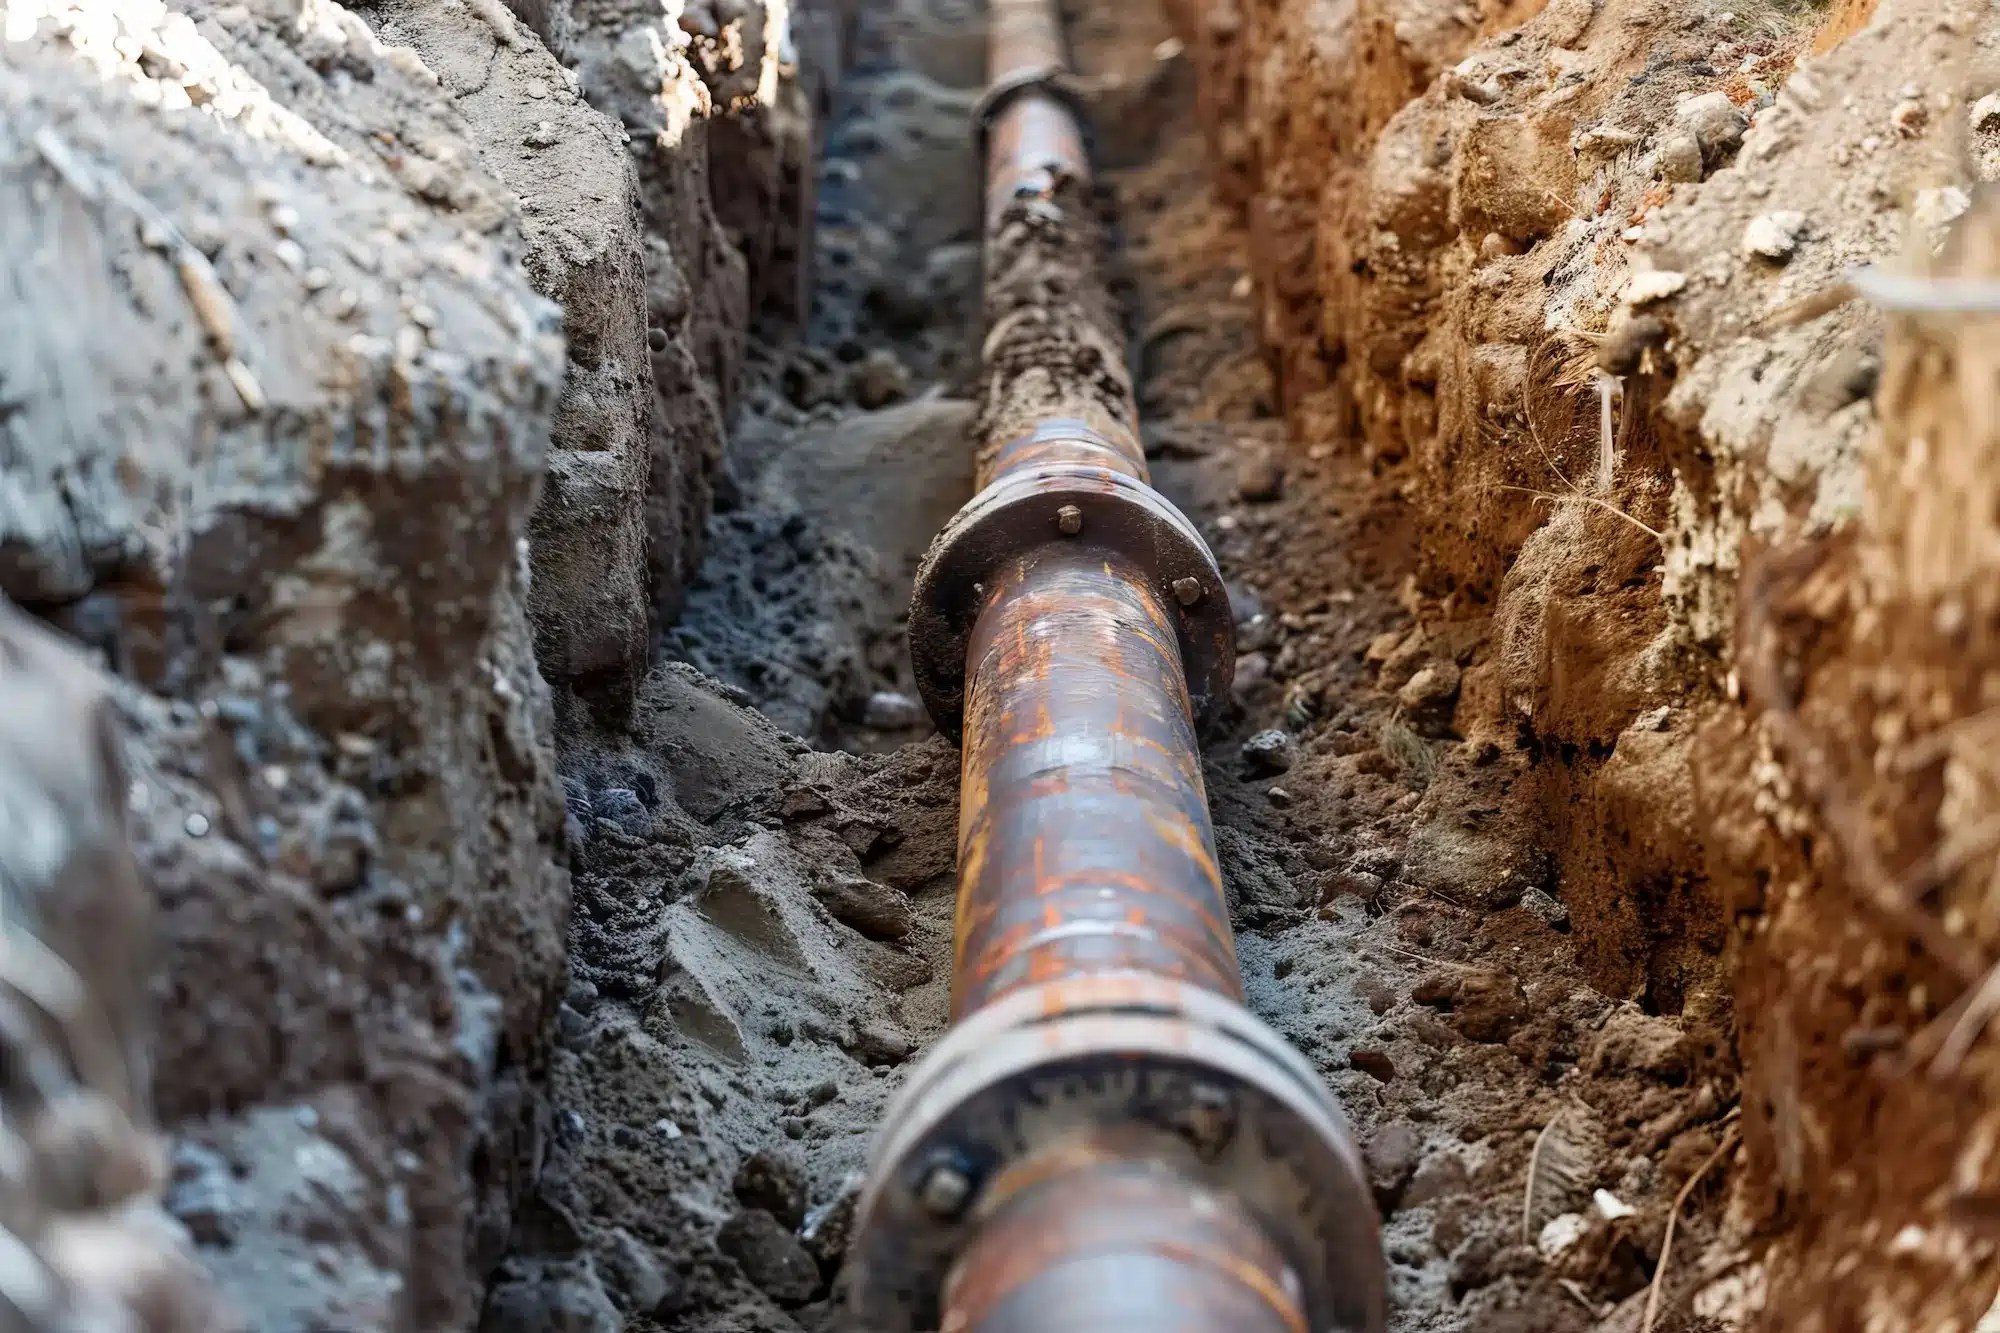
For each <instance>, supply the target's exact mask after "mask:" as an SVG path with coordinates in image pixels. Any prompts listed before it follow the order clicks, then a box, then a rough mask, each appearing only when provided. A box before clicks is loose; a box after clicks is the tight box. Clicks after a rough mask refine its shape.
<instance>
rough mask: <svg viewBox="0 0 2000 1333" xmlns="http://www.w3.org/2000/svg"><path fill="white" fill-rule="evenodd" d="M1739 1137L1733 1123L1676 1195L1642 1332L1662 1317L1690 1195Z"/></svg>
mask: <svg viewBox="0 0 2000 1333" xmlns="http://www.w3.org/2000/svg"><path fill="white" fill-rule="evenodd" d="M1735 1118H1736V1111H1734V1110H1732V1111H1730V1113H1729V1120H1730V1121H1732V1122H1733V1121H1734V1120H1735ZM1737 1138H1738V1132H1737V1127H1736V1125H1735V1124H1734V1123H1731V1124H1730V1126H1729V1129H1728V1132H1727V1133H1725V1134H1723V1136H1722V1142H1720V1143H1718V1144H1716V1145H1715V1151H1714V1152H1712V1153H1710V1154H1709V1155H1708V1159H1707V1160H1706V1161H1704V1162H1703V1163H1702V1164H1701V1165H1700V1166H1698V1167H1696V1168H1695V1169H1694V1174H1693V1175H1691V1176H1689V1177H1688V1178H1687V1183H1686V1184H1684V1185H1682V1186H1681V1189H1680V1193H1678V1194H1676V1195H1675V1196H1674V1206H1673V1210H1672V1211H1671V1212H1669V1213H1668V1214H1667V1232H1666V1235H1665V1236H1663V1237H1662V1238H1661V1240H1660V1262H1659V1264H1658V1266H1657V1267H1655V1268H1654V1269H1653V1285H1652V1288H1651V1289H1650V1290H1648V1291H1647V1292H1646V1314H1645V1317H1644V1318H1643V1319H1641V1320H1640V1321H1639V1333H1653V1320H1655V1319H1656V1318H1658V1317H1659V1313H1660V1292H1661V1290H1662V1289H1663V1288H1664V1287H1665V1285H1666V1280H1667V1264H1668V1262H1669V1261H1671V1260H1672V1259H1673V1257H1674V1224H1675V1223H1676V1222H1678V1221H1679V1220H1680V1215H1681V1209H1682V1208H1684V1207H1685V1206H1686V1205H1687V1201H1688V1196H1689V1195H1690V1194H1693V1193H1694V1187H1695V1186H1697V1185H1699V1184H1701V1182H1702V1178H1703V1177H1704V1176H1706V1175H1707V1174H1708V1173H1709V1172H1710V1171H1712V1170H1714V1169H1715V1164H1716V1163H1717V1162H1719V1161H1721V1160H1722V1158H1723V1154H1725V1153H1727V1152H1728V1151H1729V1150H1730V1149H1731V1148H1734V1147H1735V1146H1736V1141H1737Z"/></svg>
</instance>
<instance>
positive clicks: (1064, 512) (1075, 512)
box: [1056, 505, 1083, 537]
mask: <svg viewBox="0 0 2000 1333" xmlns="http://www.w3.org/2000/svg"><path fill="white" fill-rule="evenodd" d="M1056 531H1058V532H1060V533H1062V535H1063V536H1065V537H1074V536H1076V534H1077V533H1079V532H1082V531H1083V511H1082V510H1081V509H1078V508H1077V507H1076V506H1075V505H1064V506H1063V507H1062V508H1061V509H1058V510H1056Z"/></svg>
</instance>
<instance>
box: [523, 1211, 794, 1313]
mask: <svg viewBox="0 0 2000 1333" xmlns="http://www.w3.org/2000/svg"><path fill="white" fill-rule="evenodd" d="M715 1241H716V1244H717V1246H719V1247H720V1248H721V1250H722V1252H723V1253H724V1254H726V1255H728V1256H729V1257H730V1258H732V1259H734V1260H735V1261H736V1266H737V1267H738V1268H741V1269H742V1270H743V1276H745V1277H747V1278H749V1279H750V1281H751V1282H752V1283H754V1284H755V1285H756V1286H757V1287H758V1288H759V1289H760V1290H762V1291H763V1292H764V1294H765V1295H767V1296H769V1297H770V1298H771V1299H772V1300H774V1301H776V1302H777V1303H778V1304H780V1305H804V1304H805V1303H806V1302H807V1301H809V1300H811V1299H812V1297H813V1293H814V1292H815V1291H818V1290H819V1265H818V1264H815V1263H814V1262H813V1258H812V1255H810V1254H808V1253H806V1247H805V1246H804V1245H802V1244H801V1243H800V1242H799V1238H798V1237H797V1236H794V1235H793V1234H792V1233H791V1232H790V1231H789V1230H788V1229H786V1227H785V1225H784V1223H782V1222H780V1221H778V1219H777V1218H775V1217H773V1216H771V1215H770V1214H769V1213H767V1212H765V1211H764V1210H763V1209H761V1208H746V1209H744V1210H743V1211H742V1212H740V1213H738V1214H736V1216H734V1217H732V1218H730V1219H729V1220H728V1221H727V1222H725V1223H723V1224H722V1230H721V1232H720V1233H718V1234H717V1236H716V1238H715ZM524 1333H525V1331H524Z"/></svg>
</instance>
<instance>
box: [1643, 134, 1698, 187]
mask: <svg viewBox="0 0 2000 1333" xmlns="http://www.w3.org/2000/svg"><path fill="white" fill-rule="evenodd" d="M1653 161H1654V164H1655V166H1656V169H1657V170H1658V171H1659V174H1660V178H1661V179H1662V180H1668V181H1676V182H1681V183H1687V182H1691V181H1698V180H1700V179H1701V144H1700V143H1699V142H1698V141H1697V140H1696V139H1695V137H1694V136H1693V135H1692V134H1688V133H1685V132H1682V133H1676V134H1669V135H1667V136H1666V137H1665V138H1663V139H1661V140H1660V146H1659V147H1658V148H1657V149H1655V150H1654V153H1653Z"/></svg>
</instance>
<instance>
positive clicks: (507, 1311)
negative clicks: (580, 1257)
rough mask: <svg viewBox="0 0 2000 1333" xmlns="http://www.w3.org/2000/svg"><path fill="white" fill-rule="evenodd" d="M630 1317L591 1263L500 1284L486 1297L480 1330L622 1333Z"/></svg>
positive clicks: (489, 1332)
mask: <svg viewBox="0 0 2000 1333" xmlns="http://www.w3.org/2000/svg"><path fill="white" fill-rule="evenodd" d="M624 1327H625V1321H624V1320H623V1319H621V1318H620V1317H619V1315H618V1307H616V1306H615V1305H613V1304H612V1303H611V1297H610V1296H608V1295H606V1294H605V1291H604V1284H603V1283H601V1282H600V1281H598V1277H597V1273H596V1271H595V1270H594V1269H593V1268H591V1266H590V1265H589V1264H588V1263H584V1264H583V1265H581V1266H573V1265H566V1266H564V1267H563V1268H561V1269H556V1270H549V1271H546V1272H545V1273H539V1274H536V1275H534V1276H522V1277H517V1278H513V1279H510V1280H507V1281H503V1282H501V1283H500V1284H499V1285H497V1286H495V1287H494V1288H493V1290H492V1291H491V1292H490V1293H489V1294H488V1295H487V1298H486V1307H485V1310H484V1312H483V1313H482V1314H481V1316H480V1320H479V1333H619V1330H621V1329H623V1328H624Z"/></svg>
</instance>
